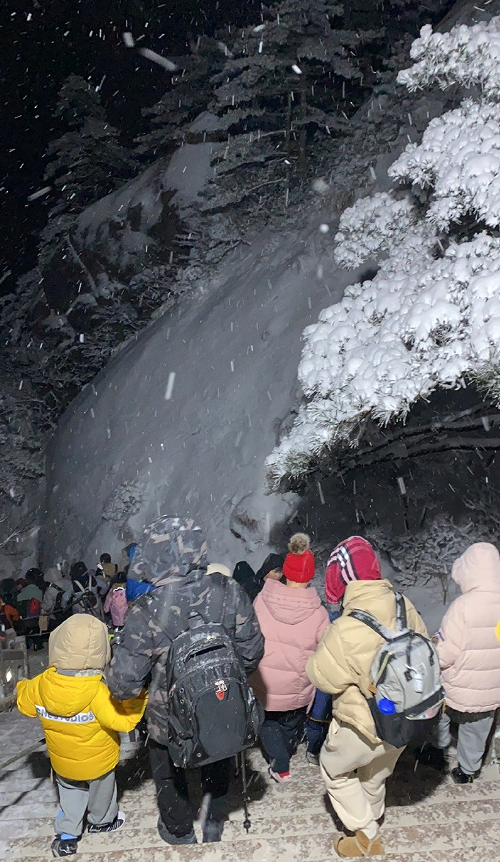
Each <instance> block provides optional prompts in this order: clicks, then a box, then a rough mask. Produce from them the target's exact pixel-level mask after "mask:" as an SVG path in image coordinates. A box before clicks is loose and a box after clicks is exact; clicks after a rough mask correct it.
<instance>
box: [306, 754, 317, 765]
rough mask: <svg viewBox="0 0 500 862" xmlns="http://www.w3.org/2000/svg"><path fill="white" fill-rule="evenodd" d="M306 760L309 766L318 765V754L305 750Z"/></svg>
mask: <svg viewBox="0 0 500 862" xmlns="http://www.w3.org/2000/svg"><path fill="white" fill-rule="evenodd" d="M306 760H307V762H308V763H310V764H311V766H319V754H314V752H312V751H306Z"/></svg>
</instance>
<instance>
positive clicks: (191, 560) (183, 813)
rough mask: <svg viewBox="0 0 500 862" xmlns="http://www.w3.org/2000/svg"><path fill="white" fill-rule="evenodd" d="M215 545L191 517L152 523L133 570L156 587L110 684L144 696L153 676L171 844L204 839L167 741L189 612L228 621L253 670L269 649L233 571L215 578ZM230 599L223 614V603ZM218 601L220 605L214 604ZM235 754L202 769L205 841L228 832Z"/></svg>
mask: <svg viewBox="0 0 500 862" xmlns="http://www.w3.org/2000/svg"><path fill="white" fill-rule="evenodd" d="M206 572H207V548H206V543H205V539H204V536H203V533H202V531H201V529H200V528H199V527H198V526H196V524H195V523H194V522H193V521H192V520H190V519H182V518H173V517H169V516H162V517H161V518H159V519H158V520H156V521H155V522H154V523H153V524H151V525H150V526H148V527H146V528H145V530H144V533H143V536H142V539H141V541H139V543H138V547H137V548H136V551H135V554H134V558H133V561H132V564H131V567H130V570H129V577H134V578H136V579H137V580H139V581H149V582H150V583H151V584H152V585H153V586H154V590H152V591H151V592H149V593H147V594H145V595H143V596H141V597H140V598H139V599H137V601H135V602H134V604H133V605H132V606H131V607H130V610H129V612H128V616H127V619H126V621H125V626H124V628H123V632H122V635H121V640H120V643H119V645H118V646H117V648H116V651H115V653H114V657H113V660H112V662H111V665H110V668H109V672H108V673H107V677H106V678H107V683H108V685H109V687H110V690H111V693H112V694H113V695H114V696H115V697H117V698H120V699H121V698H128V697H133V696H134V695H137V694H138V693H139V692H140V691H141V689H142V686H143V685H144V684H145V682H146V681H147V680H150V683H149V703H148V708H147V713H146V715H147V722H148V732H149V748H150V760H151V769H152V773H153V779H154V781H155V784H156V793H157V801H158V808H159V820H158V832H159V834H160V836H161V837H162V838H163V840H164V841H166V842H167V843H168V844H196V836H195V833H194V829H193V810H192V808H191V805H190V802H189V795H188V785H187V775H186V770H184V769H181V768H180V767H176V766H174V764H173V761H172V759H171V757H170V753H169V750H168V747H167V742H168V741H169V739H168V735H167V726H168V721H167V709H166V705H165V700H166V697H167V658H168V655H169V651H170V645H171V643H172V641H173V639H174V638H175V637H176V636H177V634H178V633H179V630H180V631H188V629H189V617H190V615H192V614H193V613H197V614H198V615H200V616H201V617H202V618H203V620H204V621H205V622H206V623H222V625H223V626H224V628H225V630H226V632H227V633H228V634H229V635H230V637H231V640H232V642H233V645H234V649H235V652H236V654H237V656H238V657H239V659H240V661H241V663H242V665H243V667H244V669H245V671H246V673H247V675H249V674H251V673H252V672H253V671H254V670H255V669H256V667H257V665H258V663H259V661H260V659H261V658H262V654H263V652H264V642H263V637H262V634H261V631H260V628H259V624H258V622H257V618H256V616H255V613H254V610H253V607H252V604H251V602H250V600H249V598H248V596H247V595H246V594H245V592H244V591H243V590H242V589H241V587H240V586H239V585H238V584H237V583H236V581H235V580H233V578H227V577H225V576H224V575H223V574H220V573H218V572H214V573H212V574H211V575H210V576H209V577H207V574H206ZM221 604H222V606H223V608H224V610H223V616H222V619H221V617H220V610H219V611H217V612H216V610H215V608H217V606H219V608H220V606H221ZM212 608H214V610H212ZM229 768H230V762H229V761H228V760H221V761H217V762H215V763H211V764H209V765H207V766H204V767H202V769H201V782H202V790H203V794H204V795H205V794H209V796H210V799H211V801H210V805H209V810H208V816H207V818H206V820H205V823H204V826H203V840H204V841H205V842H210V841H219V840H220V838H221V835H222V821H223V817H224V814H223V799H224V797H225V796H226V794H227V791H228V785H229Z"/></svg>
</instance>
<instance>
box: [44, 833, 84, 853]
mask: <svg viewBox="0 0 500 862" xmlns="http://www.w3.org/2000/svg"><path fill="white" fill-rule="evenodd" d="M50 849H51V850H52V855H53V856H56V857H57V856H74V854H75V853H76V851H77V849H78V838H61V836H60V835H56V837H55V838H54V840H53V842H52V844H51V845H50Z"/></svg>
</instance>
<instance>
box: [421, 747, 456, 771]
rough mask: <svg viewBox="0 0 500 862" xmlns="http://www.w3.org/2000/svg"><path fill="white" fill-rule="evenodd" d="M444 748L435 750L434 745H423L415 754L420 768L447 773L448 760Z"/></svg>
mask: <svg viewBox="0 0 500 862" xmlns="http://www.w3.org/2000/svg"><path fill="white" fill-rule="evenodd" d="M446 754H447V750H446V748H436V747H435V746H434V745H424V746H423V747H422V748H421V749H420V751H417V752H416V758H417V760H418V762H419V763H421V764H422V766H430V767H431V768H432V769H437V771H438V772H443V773H444V772H448V758H447V756H446Z"/></svg>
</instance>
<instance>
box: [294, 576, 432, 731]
mask: <svg viewBox="0 0 500 862" xmlns="http://www.w3.org/2000/svg"><path fill="white" fill-rule="evenodd" d="M405 604H406V613H407V618H408V627H409V628H411V629H413V630H414V631H416V632H419V633H420V634H423V635H425V636H426V637H428V633H427V629H426V627H425V625H424V622H423V620H422V618H421V617H420V614H418V613H417V611H416V610H415V608H414V607H413V605H412V603H411V602H410V601H409V599H407V598H405ZM355 609H356V610H362V611H368V613H370V614H372V616H374V617H376V618H377V619H378V620H379V621H380V622H381V623H383V625H385V626H387V628H389V629H391V630H392V631H395V630H396V599H395V596H394V590H393V588H392V585H391V583H390V582H389V581H385V580H384V581H351V583H349V584H348V585H347V587H346V591H345V595H344V611H343V613H342V616H341V617H339V618H338V619H336V620H334V622H333V623H332V624H331V625H330V626H329V627H328V628H327V630H326V632H325V634H324V635H323V637H322V639H321V642H320V644H319V646H318V649H317V650H316V652H315V654H314V655H313V656H312V657H311V658H310V659H309V661H308V662H307V667H306V672H307V675H308V677H309V679H310V680H311V682H313V683H314V685H315V686H316V687H317V688H319V689H320V690H321V691H325V692H328V693H329V694H332V695H333V716H334V718H335V719H336V720H337V721H338V722H340V723H344V724H348V725H350V726H351V727H354V728H356V730H357V731H359V733H361V734H362V735H363V736H364V737H366V738H367V739H368V740H369V741H370V742H372V743H379V742H380V739H379V737H378V736H377V734H376V731H375V725H374V723H373V718H372V716H371V712H370V709H369V707H368V704H367V702H366V698H367V697H370V690H369V685H370V683H371V676H370V669H371V665H372V662H373V659H374V657H375V654H376V653H377V651H378V649H379V648H380V647H381V646H382V644H383V640H382V638H381V637H380V635H378V634H377V633H376V632H374V631H372V630H371V629H370V628H368V626H366V625H365V624H364V623H361V622H358V620H355V619H353V618H352V617H349V612H350V611H353V610H355Z"/></svg>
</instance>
